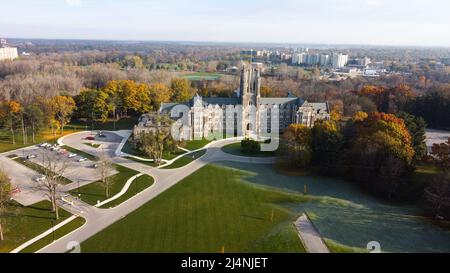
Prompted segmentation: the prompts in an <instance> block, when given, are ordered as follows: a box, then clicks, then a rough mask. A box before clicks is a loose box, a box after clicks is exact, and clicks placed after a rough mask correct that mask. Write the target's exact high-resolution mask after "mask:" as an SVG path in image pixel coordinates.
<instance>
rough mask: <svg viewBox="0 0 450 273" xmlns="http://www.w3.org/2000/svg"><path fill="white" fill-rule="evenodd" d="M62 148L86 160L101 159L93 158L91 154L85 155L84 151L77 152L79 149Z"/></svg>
mask: <svg viewBox="0 0 450 273" xmlns="http://www.w3.org/2000/svg"><path fill="white" fill-rule="evenodd" d="M62 148H63V149H66V150H67V151H69V152H71V153H74V154H77V155H79V156H82V157H84V158H87V159H89V160H91V161H98V160H99V158H98V157H96V156H93V155H91V154H88V153H85V152H83V151H80V150H77V149H75V148H72V147H69V146H62Z"/></svg>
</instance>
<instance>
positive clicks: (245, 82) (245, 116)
mask: <svg viewBox="0 0 450 273" xmlns="http://www.w3.org/2000/svg"><path fill="white" fill-rule="evenodd" d="M261 69H262V64H260V63H252V64H250V65H244V67H243V68H242V71H241V84H240V94H239V95H240V100H241V104H242V109H243V113H242V132H243V133H244V136H245V137H250V136H252V135H259V128H260V126H259V122H260V121H259V106H260V104H261V103H260V100H261Z"/></svg>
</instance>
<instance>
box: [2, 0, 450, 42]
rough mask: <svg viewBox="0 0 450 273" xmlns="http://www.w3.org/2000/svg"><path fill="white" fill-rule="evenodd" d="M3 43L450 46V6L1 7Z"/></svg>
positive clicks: (397, 0)
mask: <svg viewBox="0 0 450 273" xmlns="http://www.w3.org/2000/svg"><path fill="white" fill-rule="evenodd" d="M0 9H1V12H0V14H1V15H0V37H10V38H49V39H95V40H151V41H155V40H158V41H206V42H255V43H289V44H293V43H296V44H297V43H298V44H302V43H318V44H367V45H396V46H400V45H413V46H445V47H450V13H449V12H450V1H449V0H307V1H306V0H39V1H36V0H14V1H6V0H0Z"/></svg>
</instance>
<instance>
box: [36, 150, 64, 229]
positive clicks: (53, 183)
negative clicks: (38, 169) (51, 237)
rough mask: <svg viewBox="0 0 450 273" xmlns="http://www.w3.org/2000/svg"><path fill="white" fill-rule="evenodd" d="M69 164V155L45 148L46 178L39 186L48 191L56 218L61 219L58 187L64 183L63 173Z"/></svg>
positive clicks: (43, 161) (43, 158)
mask: <svg viewBox="0 0 450 273" xmlns="http://www.w3.org/2000/svg"><path fill="white" fill-rule="evenodd" d="M68 165H69V159H68V158H67V157H64V156H60V155H57V154H52V153H51V151H49V150H43V152H42V166H43V167H44V178H43V179H42V180H41V181H40V182H39V183H40V185H39V186H40V187H41V188H42V189H44V190H45V191H46V192H47V196H48V198H49V199H50V202H51V203H52V211H53V212H54V213H55V218H56V220H58V219H59V210H58V204H57V202H58V200H59V196H58V188H59V186H60V185H61V184H62V183H61V182H62V180H63V179H64V178H63V175H64V173H65V171H66V169H67V167H68Z"/></svg>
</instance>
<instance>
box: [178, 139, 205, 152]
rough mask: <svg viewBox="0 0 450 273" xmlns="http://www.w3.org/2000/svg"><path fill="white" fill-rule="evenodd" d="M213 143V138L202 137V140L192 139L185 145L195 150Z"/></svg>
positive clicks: (190, 149)
mask: <svg viewBox="0 0 450 273" xmlns="http://www.w3.org/2000/svg"><path fill="white" fill-rule="evenodd" d="M209 143H211V140H207V139H202V140H190V141H186V145H185V146H184V147H183V148H185V149H188V150H189V151H195V150H198V149H201V148H203V147H205V145H207V144H209Z"/></svg>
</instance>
